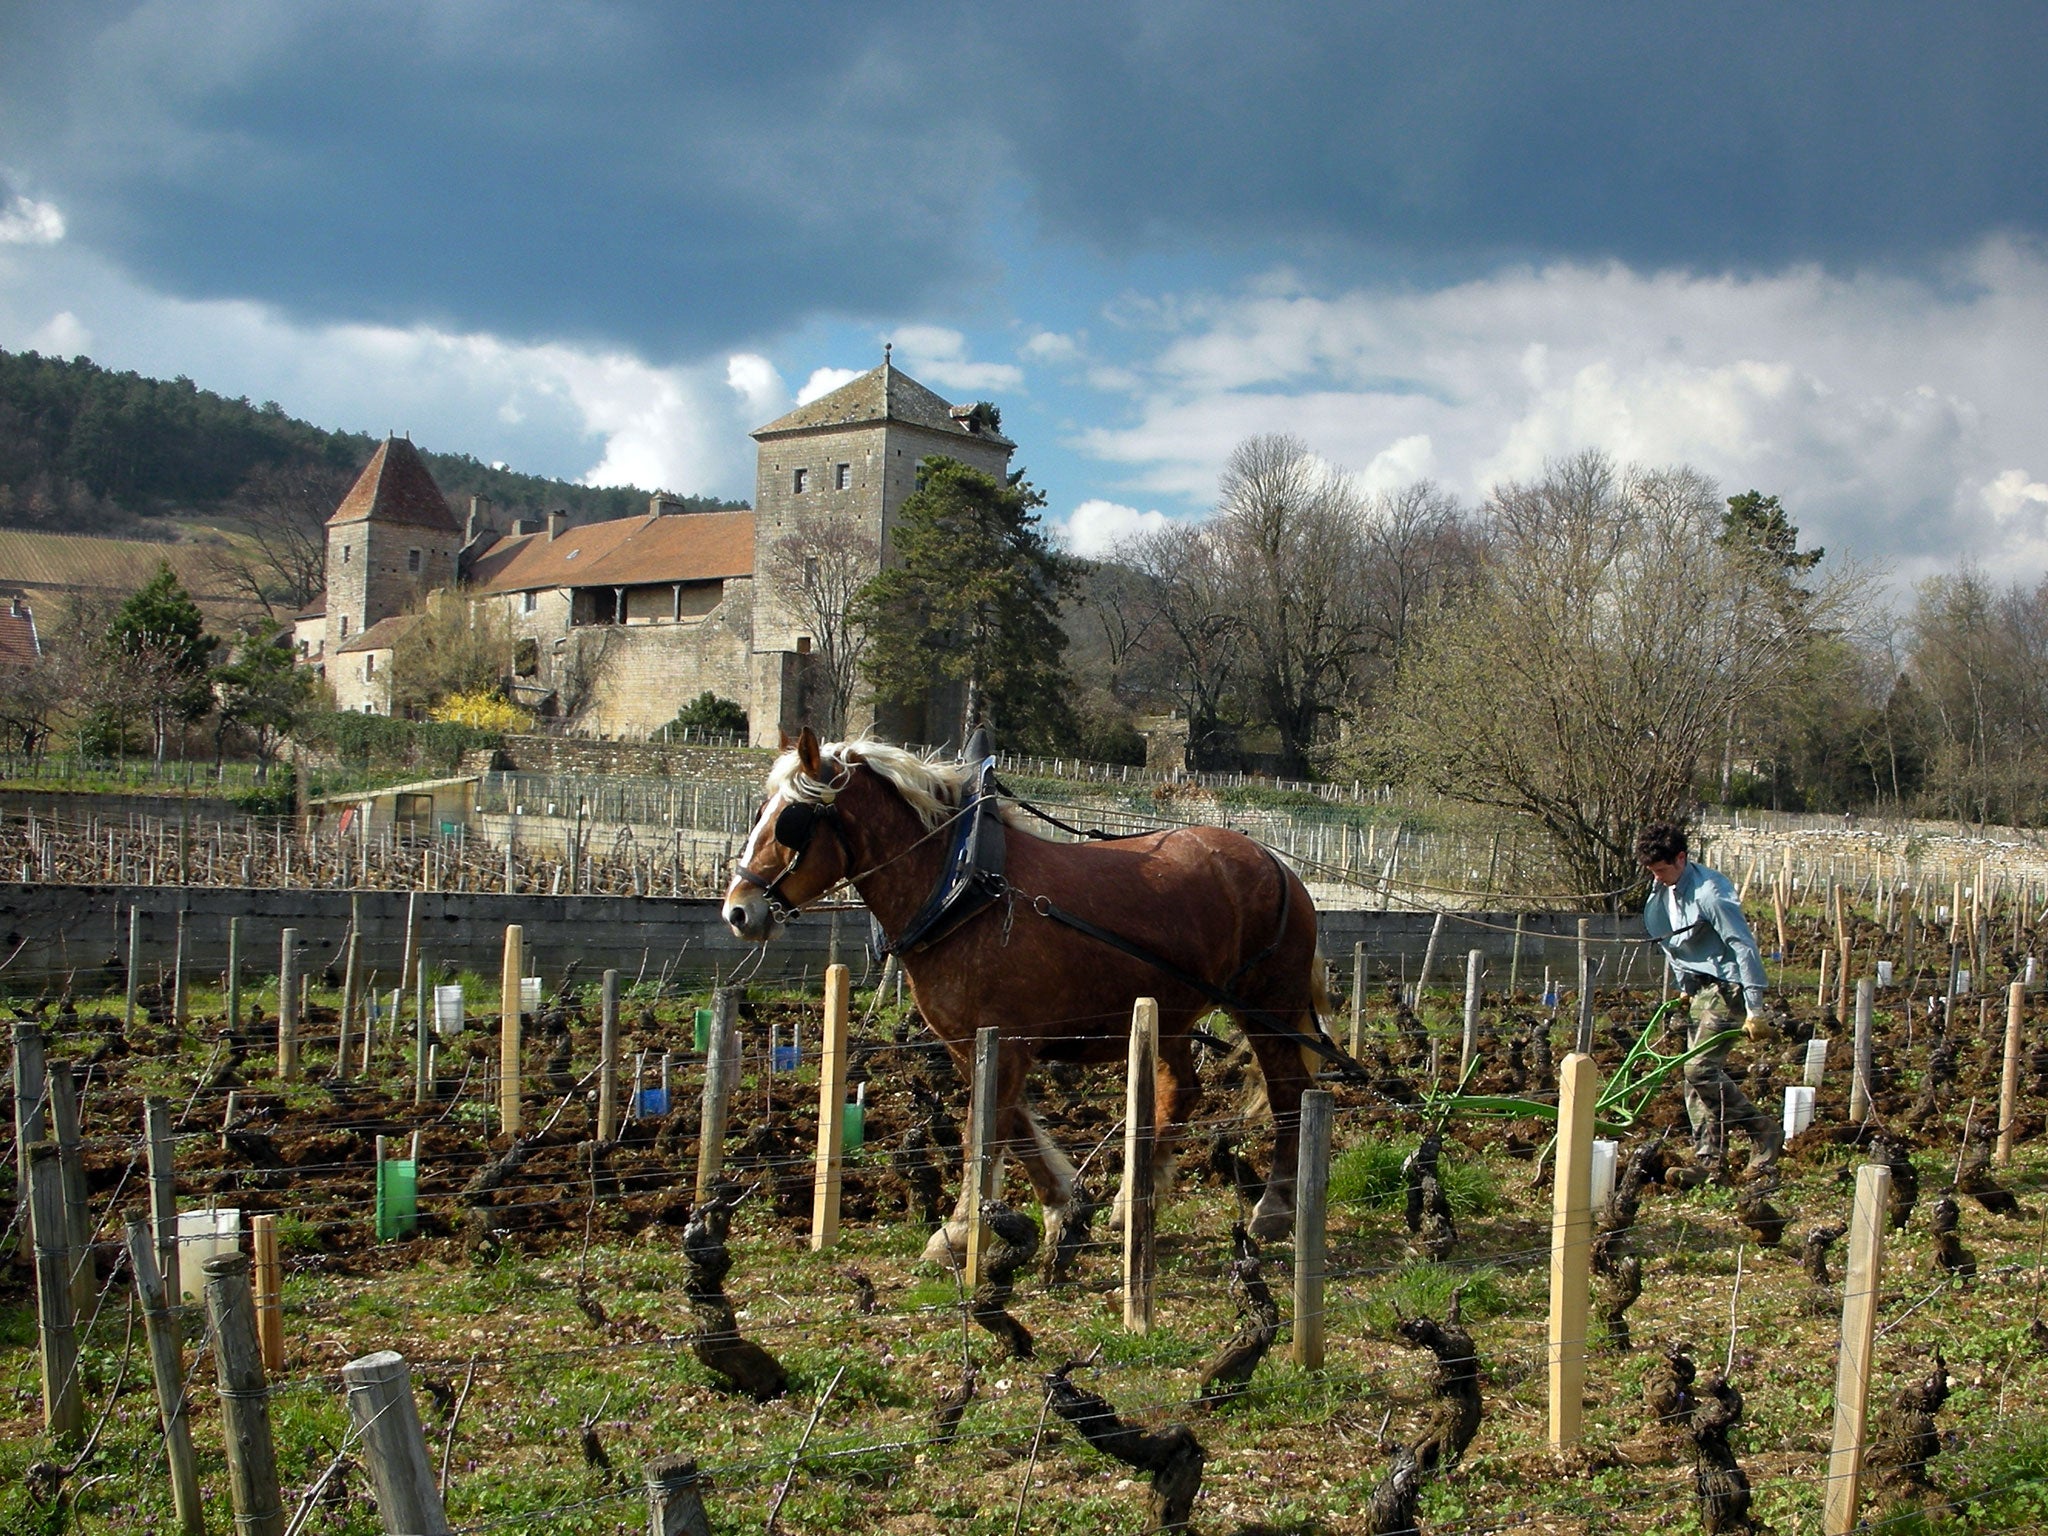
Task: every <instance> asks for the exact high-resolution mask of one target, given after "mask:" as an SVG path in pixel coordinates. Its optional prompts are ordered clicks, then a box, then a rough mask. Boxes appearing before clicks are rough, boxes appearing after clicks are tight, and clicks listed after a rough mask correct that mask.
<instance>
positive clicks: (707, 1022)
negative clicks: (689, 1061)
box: [697, 1008, 711, 1051]
mask: <svg viewBox="0 0 2048 1536" xmlns="http://www.w3.org/2000/svg"><path fill="white" fill-rule="evenodd" d="M697 1049H698V1050H700V1051H708V1050H710V1049H711V1010H710V1009H709V1008H699V1009H698V1010H697Z"/></svg>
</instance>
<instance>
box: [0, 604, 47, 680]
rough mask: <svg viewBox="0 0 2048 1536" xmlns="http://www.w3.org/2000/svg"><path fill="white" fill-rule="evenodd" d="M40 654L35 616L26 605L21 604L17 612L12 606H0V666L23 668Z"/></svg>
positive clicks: (41, 647)
mask: <svg viewBox="0 0 2048 1536" xmlns="http://www.w3.org/2000/svg"><path fill="white" fill-rule="evenodd" d="M42 654H43V646H42V641H41V640H40V639H38V638H37V636H36V621H35V615H34V614H32V613H31V612H30V611H29V607H28V604H26V603H23V604H21V605H20V611H19V612H16V611H15V610H14V608H13V607H12V606H7V605H0V666H25V665H27V664H28V663H30V662H33V661H35V660H36V659H37V658H39V657H40V656H41V655H42Z"/></svg>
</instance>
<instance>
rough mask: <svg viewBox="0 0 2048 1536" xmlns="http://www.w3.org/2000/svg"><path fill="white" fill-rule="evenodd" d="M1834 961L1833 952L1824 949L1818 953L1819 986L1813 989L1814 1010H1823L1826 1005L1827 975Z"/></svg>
mask: <svg viewBox="0 0 2048 1536" xmlns="http://www.w3.org/2000/svg"><path fill="white" fill-rule="evenodd" d="M1834 961H1835V952H1834V951H1833V950H1831V949H1824V950H1822V951H1821V952H1820V985H1819V986H1818V987H1817V988H1815V990H1814V995H1813V1006H1814V1007H1815V1008H1816V1009H1820V1008H1825V1007H1827V1005H1828V974H1829V968H1830V967H1831V966H1832V965H1833V964H1834Z"/></svg>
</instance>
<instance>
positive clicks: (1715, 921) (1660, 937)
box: [1643, 858, 1769, 1013]
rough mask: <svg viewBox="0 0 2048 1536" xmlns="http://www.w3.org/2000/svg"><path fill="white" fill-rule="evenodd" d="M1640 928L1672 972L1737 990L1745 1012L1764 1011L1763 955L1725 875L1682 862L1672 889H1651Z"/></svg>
mask: <svg viewBox="0 0 2048 1536" xmlns="http://www.w3.org/2000/svg"><path fill="white" fill-rule="evenodd" d="M1643 926H1644V927H1645V928H1646V929H1648V930H1649V934H1650V937H1651V938H1653V939H1655V940H1657V941H1658V943H1660V944H1662V945H1663V946H1664V953H1665V955H1666V956H1668V957H1669V959H1670V961H1671V966H1672V969H1673V970H1678V971H1691V972H1693V973H1695V974H1697V975H1702V976H1710V977H1712V978H1713V979H1714V980H1716V981H1724V982H1726V983H1728V985H1730V986H1732V987H1740V988H1741V989H1742V994H1743V997H1744V999H1745V1000H1746V1001H1747V1002H1748V1004H1749V1011H1750V1012H1751V1013H1760V1012H1762V1011H1763V1006H1764V992H1765V989H1766V988H1767V987H1768V985H1769V983H1768V982H1766V981H1765V979H1764V960H1763V956H1762V955H1761V954H1759V953H1758V951H1757V947H1756V935H1755V934H1753V933H1751V932H1750V931H1749V920H1748V919H1747V918H1745V917H1744V916H1743V915H1742V903H1741V902H1740V901H1738V900H1736V897H1735V887H1734V885H1733V884H1731V883H1730V881H1729V879H1728V877H1727V876H1726V875H1724V874H1721V873H1719V872H1718V871H1716V870H1711V869H1708V868H1707V867H1706V865H1704V864H1701V863H1699V862H1698V861H1697V860H1695V859H1692V858H1687V859H1686V861H1685V873H1683V874H1682V875H1680V876H1679V877H1678V883H1677V884H1676V885H1672V886H1663V885H1652V886H1651V888H1650V900H1649V904H1648V905H1647V906H1645V907H1644V908H1643Z"/></svg>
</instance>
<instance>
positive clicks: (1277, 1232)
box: [1251, 1210, 1294, 1243]
mask: <svg viewBox="0 0 2048 1536" xmlns="http://www.w3.org/2000/svg"><path fill="white" fill-rule="evenodd" d="M1251 1233H1252V1236H1253V1237H1255V1238H1257V1239H1258V1240H1259V1241H1260V1242H1262V1243H1272V1242H1279V1241H1282V1240H1284V1239H1286V1238H1288V1237H1290V1236H1292V1235H1293V1233H1294V1212H1293V1211H1291V1210H1271V1211H1255V1212H1254V1213H1253V1214H1252V1225H1251Z"/></svg>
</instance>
